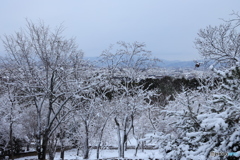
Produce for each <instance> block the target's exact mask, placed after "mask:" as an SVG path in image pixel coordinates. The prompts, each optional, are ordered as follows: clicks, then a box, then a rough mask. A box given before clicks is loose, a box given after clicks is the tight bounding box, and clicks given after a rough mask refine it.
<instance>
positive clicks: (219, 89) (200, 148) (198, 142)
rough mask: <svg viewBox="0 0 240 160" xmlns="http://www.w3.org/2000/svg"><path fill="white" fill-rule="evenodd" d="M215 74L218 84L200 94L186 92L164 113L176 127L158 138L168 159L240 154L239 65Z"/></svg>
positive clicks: (200, 91) (200, 88)
mask: <svg viewBox="0 0 240 160" xmlns="http://www.w3.org/2000/svg"><path fill="white" fill-rule="evenodd" d="M212 75H213V77H218V78H217V79H218V85H216V81H214V80H211V81H208V83H205V84H204V85H203V86H201V87H199V89H198V90H197V91H189V92H183V93H181V94H180V95H179V97H178V98H176V100H175V101H172V102H171V103H170V104H169V105H168V106H167V107H166V110H164V111H163V113H166V115H167V117H169V118H167V120H168V121H169V122H168V125H169V126H171V127H173V128H175V130H173V131H171V132H168V133H164V132H162V133H161V134H159V136H158V138H159V139H160V141H161V144H160V148H161V151H162V152H164V153H165V157H166V158H177V159H184V158H190V159H196V158H199V159H207V158H209V157H210V155H211V152H215V153H227V152H238V151H240V148H239V137H240V134H239V133H240V132H239V119H240V106H239V103H240V98H239V94H238V93H239V87H238V86H239V84H240V76H239V75H240V70H239V64H238V63H237V64H236V65H235V66H233V67H231V68H229V69H225V70H222V71H220V70H217V69H213V74H212ZM182 94H185V96H184V95H182ZM179 102H180V103H179ZM173 106H175V107H176V108H172V107H173ZM171 117H172V118H173V119H172V118H171ZM215 158H219V157H215ZM225 158H227V157H225Z"/></svg>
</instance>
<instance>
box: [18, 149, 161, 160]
mask: <svg viewBox="0 0 240 160" xmlns="http://www.w3.org/2000/svg"><path fill="white" fill-rule="evenodd" d="M134 152H135V151H134V150H133V149H129V150H127V151H126V152H125V158H128V159H149V158H156V159H161V158H162V156H161V154H160V153H159V152H158V150H144V152H142V151H140V150H139V151H138V154H137V156H136V157H135V156H134ZM117 156H118V151H117V150H102V151H101V152H100V158H113V157H117ZM25 159H37V156H29V157H22V158H16V159H15V160H25ZM59 159H60V153H56V156H55V160H59ZM64 159H66V160H75V159H77V160H80V159H82V157H81V156H77V149H72V150H68V151H66V152H65V158H64ZM89 159H96V150H92V151H91V152H90V158H89Z"/></svg>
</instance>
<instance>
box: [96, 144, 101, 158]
mask: <svg viewBox="0 0 240 160" xmlns="http://www.w3.org/2000/svg"><path fill="white" fill-rule="evenodd" d="M100 147H101V141H100V142H99V143H98V145H97V159H99V152H100Z"/></svg>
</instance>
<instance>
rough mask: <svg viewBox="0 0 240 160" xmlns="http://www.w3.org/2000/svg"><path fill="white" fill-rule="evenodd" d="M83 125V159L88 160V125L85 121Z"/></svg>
mask: <svg viewBox="0 0 240 160" xmlns="http://www.w3.org/2000/svg"><path fill="white" fill-rule="evenodd" d="M84 125H85V140H84V146H83V159H88V157H89V146H88V145H89V143H88V138H89V137H88V124H87V121H84Z"/></svg>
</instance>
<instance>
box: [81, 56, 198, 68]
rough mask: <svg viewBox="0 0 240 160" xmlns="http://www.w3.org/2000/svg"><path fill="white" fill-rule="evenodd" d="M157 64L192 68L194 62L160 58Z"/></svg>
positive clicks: (96, 59)
mask: <svg viewBox="0 0 240 160" xmlns="http://www.w3.org/2000/svg"><path fill="white" fill-rule="evenodd" d="M84 59H85V60H88V61H90V62H94V61H98V60H99V59H100V58H99V57H84ZM158 66H159V67H161V68H194V67H195V62H193V61H177V60H175V61H170V60H161V62H159V63H158Z"/></svg>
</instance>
